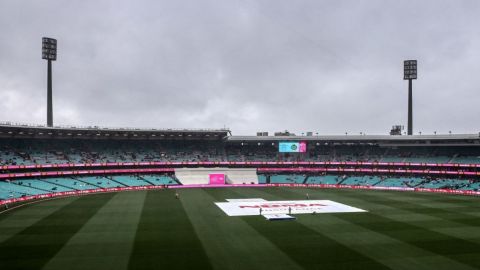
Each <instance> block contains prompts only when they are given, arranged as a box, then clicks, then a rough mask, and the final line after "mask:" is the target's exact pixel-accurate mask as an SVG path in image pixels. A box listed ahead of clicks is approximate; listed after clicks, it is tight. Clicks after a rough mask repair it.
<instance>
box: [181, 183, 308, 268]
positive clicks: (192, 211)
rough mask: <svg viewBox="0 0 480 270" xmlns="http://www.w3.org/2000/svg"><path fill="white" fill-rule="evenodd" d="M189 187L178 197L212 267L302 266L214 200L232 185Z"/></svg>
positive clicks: (225, 194) (228, 194) (226, 193)
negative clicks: (227, 186) (222, 186)
mask: <svg viewBox="0 0 480 270" xmlns="http://www.w3.org/2000/svg"><path fill="white" fill-rule="evenodd" d="M216 191H217V192H215V194H216V195H218V197H221V199H217V197H214V196H212V195H211V194H210V193H211V190H210V189H188V190H183V191H182V192H181V201H182V204H183V206H184V209H185V211H186V212H187V214H188V217H189V218H190V221H191V222H192V224H193V226H194V228H195V231H196V233H197V235H198V237H199V238H200V240H201V242H202V245H203V246H204V249H205V251H206V252H207V255H208V256H209V258H210V261H211V263H212V265H213V266H214V268H215V269H219V270H220V269H222V270H223V269H238V270H243V269H279V270H280V269H291V270H295V269H297V270H298V269H301V267H300V266H298V265H297V264H296V263H295V262H294V261H292V260H291V259H290V257H288V256H287V255H286V254H284V253H283V252H282V251H281V250H279V249H278V248H277V247H276V246H275V245H273V244H272V243H271V242H270V241H269V240H267V239H266V238H264V237H262V235H260V234H259V233H258V232H257V231H255V230H254V229H252V228H251V227H250V226H249V225H248V224H247V223H245V222H244V221H243V220H242V219H241V218H239V217H230V216H227V215H226V214H225V213H224V212H223V211H222V210H221V209H220V208H218V207H217V206H216V205H215V204H214V202H219V201H225V200H224V199H223V198H229V197H231V196H230V191H231V189H218V190H216Z"/></svg>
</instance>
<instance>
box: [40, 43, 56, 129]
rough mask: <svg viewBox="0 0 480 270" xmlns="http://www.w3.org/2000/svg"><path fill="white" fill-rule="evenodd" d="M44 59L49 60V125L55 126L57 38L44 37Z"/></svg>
mask: <svg viewBox="0 0 480 270" xmlns="http://www.w3.org/2000/svg"><path fill="white" fill-rule="evenodd" d="M42 59H45V60H47V61H48V68H47V126H48V127H52V126H53V101H52V61H55V60H57V40H56V39H53V38H47V37H44V38H42Z"/></svg>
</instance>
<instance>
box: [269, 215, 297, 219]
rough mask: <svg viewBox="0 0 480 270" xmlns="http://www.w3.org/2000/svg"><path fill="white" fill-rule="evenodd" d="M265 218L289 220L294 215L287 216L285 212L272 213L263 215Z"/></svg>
mask: <svg viewBox="0 0 480 270" xmlns="http://www.w3.org/2000/svg"><path fill="white" fill-rule="evenodd" d="M263 216H264V217H265V219H267V220H291V219H295V217H292V216H289V215H287V214H272V215H263Z"/></svg>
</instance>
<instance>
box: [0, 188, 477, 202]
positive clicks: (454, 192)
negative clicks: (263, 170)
mask: <svg viewBox="0 0 480 270" xmlns="http://www.w3.org/2000/svg"><path fill="white" fill-rule="evenodd" d="M231 187H256V188H260V187H291V188H337V189H360V190H382V191H410V192H428V193H442V194H449V195H466V196H480V192H479V191H472V190H451V189H433V188H402V187H375V186H353V185H331V184H231V185H160V186H136V187H117V188H98V189H88V190H77V191H64V192H55V193H47V194H40V195H32V196H25V197H21V198H12V199H7V200H0V205H5V204H11V203H17V202H25V201H30V200H41V199H48V198H57V197H69V196H82V195H89V194H97V193H110V192H123V191H138V190H155V189H184V188H231Z"/></svg>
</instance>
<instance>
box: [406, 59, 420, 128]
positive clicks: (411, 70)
mask: <svg viewBox="0 0 480 270" xmlns="http://www.w3.org/2000/svg"><path fill="white" fill-rule="evenodd" d="M403 79H404V80H408V128H407V135H412V134H413V112H412V80H416V79H417V60H405V61H403Z"/></svg>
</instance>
